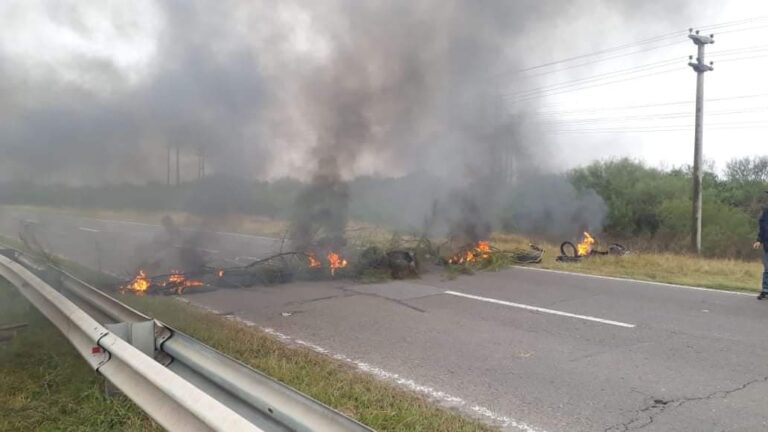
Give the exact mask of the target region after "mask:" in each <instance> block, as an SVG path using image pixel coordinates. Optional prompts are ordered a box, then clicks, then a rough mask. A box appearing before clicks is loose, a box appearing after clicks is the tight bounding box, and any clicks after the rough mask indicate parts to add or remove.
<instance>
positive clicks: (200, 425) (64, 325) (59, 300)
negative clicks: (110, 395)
mask: <svg viewBox="0 0 768 432" xmlns="http://www.w3.org/2000/svg"><path fill="white" fill-rule="evenodd" d="M0 276H2V277H4V278H5V279H7V280H8V281H9V282H11V283H12V284H13V285H14V286H15V287H16V288H17V289H18V290H19V291H20V292H21V293H22V295H24V297H26V298H27V299H28V300H29V301H30V303H32V304H33V305H34V306H35V307H36V308H37V309H38V310H40V312H42V313H43V315H45V316H46V318H48V319H49V320H50V321H51V323H53V325H55V326H56V327H57V328H58V329H59V330H60V331H61V332H62V333H63V334H64V336H65V337H66V338H67V339H69V341H70V342H71V343H72V345H74V347H75V349H76V350H77V351H78V353H80V355H81V356H83V358H84V359H85V360H86V361H87V362H88V364H89V365H90V366H91V367H92V368H93V369H95V370H96V371H98V372H100V373H101V374H102V375H104V376H105V377H106V378H107V379H108V380H109V381H110V382H111V383H112V384H114V385H115V386H116V387H117V388H119V389H120V390H121V391H122V392H123V393H125V395H126V396H128V397H129V398H130V399H131V400H133V401H134V402H135V403H136V404H137V405H138V406H139V407H141V408H142V409H143V410H144V411H145V412H146V413H147V414H149V415H150V416H151V417H152V418H153V419H155V420H156V421H157V422H158V423H159V424H160V425H162V426H163V427H164V428H166V429H168V430H171V431H252V432H260V431H262V429H260V428H259V427H257V426H256V425H254V424H253V423H251V422H249V421H247V420H246V419H244V418H243V417H242V416H240V415H239V414H237V413H235V412H234V411H233V410H231V409H230V408H228V407H227V406H225V405H224V404H222V403H221V402H219V401H217V400H215V399H214V398H212V397H211V396H209V395H208V394H206V393H204V392H203V391H201V390H200V389H198V388H197V387H195V386H193V385H192V384H190V383H189V382H187V381H186V380H184V379H182V378H181V377H179V376H178V375H176V374H174V373H173V372H171V371H170V370H168V369H166V368H165V367H163V366H162V365H161V364H160V363H157V362H155V361H154V360H153V359H152V358H150V357H148V356H146V355H145V354H143V353H142V352H140V351H139V350H137V349H136V348H134V347H133V346H131V345H130V344H129V343H127V342H125V341H123V340H122V339H120V338H118V337H116V336H115V335H113V334H112V333H110V332H109V331H108V330H107V329H106V328H105V327H104V326H102V325H101V324H99V323H98V322H96V321H95V320H94V319H93V318H91V317H90V316H89V315H88V314H86V313H85V312H84V311H83V310H82V309H80V308H79V307H77V306H76V305H75V304H74V303H72V302H71V301H70V300H69V299H67V298H66V297H64V296H63V295H62V294H61V293H59V292H57V291H56V290H54V289H53V288H51V287H50V286H49V285H48V284H47V283H45V282H44V281H43V280H41V279H40V278H39V277H37V276H36V275H34V274H33V273H32V272H30V271H29V270H27V269H26V268H24V267H23V266H21V265H20V264H18V263H16V262H14V261H13V260H11V259H9V258H7V257H5V256H0Z"/></svg>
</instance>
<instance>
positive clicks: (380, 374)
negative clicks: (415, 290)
mask: <svg viewBox="0 0 768 432" xmlns="http://www.w3.org/2000/svg"><path fill="white" fill-rule="evenodd" d="M174 299H175V300H178V301H180V302H182V303H187V304H191V305H193V306H195V307H198V308H200V309H204V310H206V311H208V312H211V313H213V314H216V315H220V316H222V317H223V318H226V319H230V320H233V321H237V322H239V323H242V324H244V325H246V326H248V327H255V328H258V329H260V330H261V331H263V332H264V333H267V334H269V335H271V336H274V337H275V338H277V339H280V340H281V341H283V342H285V343H289V344H296V345H301V346H304V347H306V348H309V349H311V350H312V351H315V352H317V353H320V354H324V355H327V356H330V357H332V358H334V359H336V360H339V361H341V362H344V363H347V364H349V365H351V366H354V367H355V368H356V369H358V370H359V371H361V372H365V373H369V374H372V375H373V376H375V377H377V378H379V379H381V380H384V381H389V382H394V383H396V384H399V385H401V386H403V387H405V388H407V389H409V390H411V391H414V392H416V393H421V394H423V395H426V396H427V397H429V398H432V399H434V400H436V401H438V402H440V403H442V404H444V405H446V406H450V407H455V408H463V409H467V410H469V411H471V412H473V413H475V415H477V416H479V417H485V418H486V419H488V420H489V421H490V422H492V423H494V424H497V425H499V426H501V427H503V428H504V429H505V430H518V431H522V432H546V431H545V430H543V429H539V428H537V427H534V426H531V425H529V424H527V423H525V422H522V421H519V420H515V419H513V418H510V417H508V416H505V415H502V414H499V413H497V412H494V411H492V410H491V409H489V408H486V407H484V406H481V405H477V404H473V403H471V402H467V401H465V400H464V399H462V398H460V397H458V396H454V395H451V394H449V393H445V392H442V391H440V390H436V389H434V388H432V387H429V386H425V385H422V384H419V383H417V382H416V381H414V380H412V379H408V378H405V377H402V376H400V375H398V374H396V373H393V372H388V371H385V370H383V369H380V368H378V367H376V366H373V365H371V364H369V363H366V362H363V361H361V360H356V359H353V358H350V357H348V356H346V355H344V354H337V353H334V352H332V351H330V350H328V349H326V348H323V347H321V346H319V345H317V344H313V343H311V342H306V341H304V340H302V339H296V338H293V337H291V336H288V335H286V334H284V333H281V332H279V331H277V330H275V329H273V328H270V327H261V326H259V325H258V324H256V323H255V322H253V321H249V320H246V319H243V318H240V317H239V316H237V315H222V313H221V311H219V310H217V309H214V308H212V307H209V306H205V305H203V304H200V303H194V302H191V301H189V300H188V299H185V298H182V297H178V296H176V297H174Z"/></svg>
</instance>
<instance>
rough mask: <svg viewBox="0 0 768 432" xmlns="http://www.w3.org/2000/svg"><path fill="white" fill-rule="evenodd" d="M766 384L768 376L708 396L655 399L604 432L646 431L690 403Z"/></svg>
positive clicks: (721, 397)
mask: <svg viewBox="0 0 768 432" xmlns="http://www.w3.org/2000/svg"><path fill="white" fill-rule="evenodd" d="M765 382H768V376H764V377H761V378H755V379H753V380H751V381H748V382H746V383H744V384H742V385H740V386H738V387H735V388H732V389H728V390H718V391H715V392H712V393H710V394H708V395H706V396H693V397H684V398H679V399H670V400H664V399H653V400H652V401H650V402H649V403H647V404H646V406H645V407H643V408H641V409H639V410H638V411H637V412H636V413H635V414H634V415H633V416H632V417H631V418H630V419H629V420H627V421H625V422H623V423H619V424H615V425H613V426H609V427H607V428H606V429H605V430H604V432H627V431H636V430H640V429H644V428H646V427H648V426H650V425H652V424H653V422H654V421H656V418H657V417H659V416H661V415H662V414H664V413H666V412H669V411H670V410H674V409H677V408H680V407H681V406H683V405H686V404H688V403H691V402H699V401H704V400H712V399H716V398H717V399H725V398H727V397H728V396H729V395H731V394H733V393H736V392H738V391H742V390H744V389H746V388H747V387H749V386H751V385H753V384H759V383H765Z"/></svg>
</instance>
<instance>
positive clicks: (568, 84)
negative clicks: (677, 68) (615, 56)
mask: <svg viewBox="0 0 768 432" xmlns="http://www.w3.org/2000/svg"><path fill="white" fill-rule="evenodd" d="M680 61H681V60H680V59H679V58H672V59H668V60H662V61H658V62H654V63H649V64H646V65H642V66H640V67H631V68H626V69H620V70H617V71H612V72H604V73H600V74H597V75H591V76H588V77H584V78H578V79H575V80H569V81H563V82H559V83H555V84H549V85H545V86H542V87H538V88H534V89H529V90H521V91H518V92H514V93H511V94H508V95H507V96H512V97H514V96H526V95H528V94H534V93H539V92H543V91H548V90H557V89H560V88H568V87H571V86H575V85H579V84H580V83H589V82H594V81H601V80H604V79H610V78H616V77H617V76H622V75H631V74H635V73H638V72H643V71H647V70H650V69H655V68H658V67H661V66H668V65H671V64H673V63H677V62H680Z"/></svg>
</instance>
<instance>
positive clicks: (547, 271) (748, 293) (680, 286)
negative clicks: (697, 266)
mask: <svg viewBox="0 0 768 432" xmlns="http://www.w3.org/2000/svg"><path fill="white" fill-rule="evenodd" d="M512 267H513V268H516V269H521V270H532V271H537V272H545V273H559V274H564V275H568V276H581V277H586V278H593V279H605V280H611V281H618V282H632V283H639V284H647V285H657V286H663V287H668V288H684V289H689V290H697V291H709V292H716V293H722V294H738V295H747V296H754V295H755V294H757V292H755V293H750V292H746V291H728V290H719V289H714V288H703V287H696V286H689V285H679V284H671V283H665V282H653V281H645V280H639V279H631V278H623V277H616V276H601V275H593V274H589V273H576V272H570V271H565V270H552V269H543V268H537V267H525V266H512Z"/></svg>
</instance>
